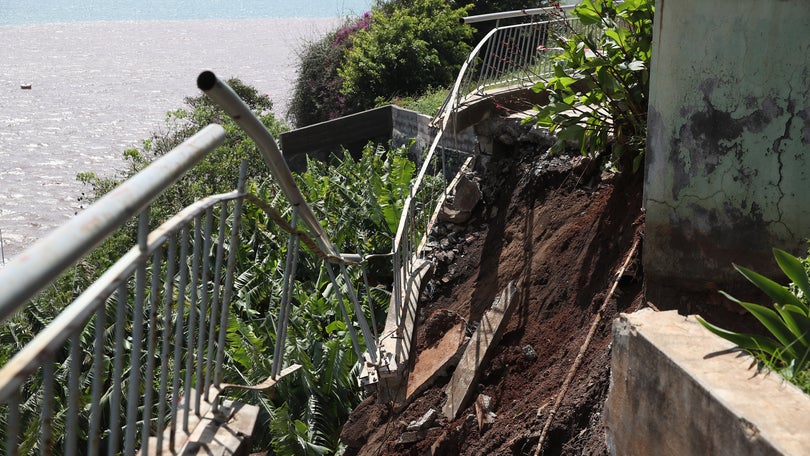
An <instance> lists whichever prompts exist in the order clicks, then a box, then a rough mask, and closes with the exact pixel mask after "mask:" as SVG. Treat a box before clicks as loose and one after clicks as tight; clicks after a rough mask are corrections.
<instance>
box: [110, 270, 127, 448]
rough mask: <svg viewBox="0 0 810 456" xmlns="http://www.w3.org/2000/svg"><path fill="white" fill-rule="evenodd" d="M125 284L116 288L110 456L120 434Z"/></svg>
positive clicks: (125, 300)
mask: <svg viewBox="0 0 810 456" xmlns="http://www.w3.org/2000/svg"><path fill="white" fill-rule="evenodd" d="M127 294H128V293H127V283H126V281H124V282H122V283H121V285H119V286H118V304H117V307H116V311H115V352H113V353H112V355H111V356H112V357H113V358H114V362H113V377H112V394H111V396H110V434H109V435H110V436H109V444H108V445H107V454H109V455H110V456H112V455H115V454H117V453H118V446H119V435H120V434H121V427H120V426H119V424H120V416H121V385H122V383H123V375H122V374H123V371H124V356H123V353H124V322H125V320H126V316H127V312H126V304H127Z"/></svg>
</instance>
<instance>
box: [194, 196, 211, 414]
mask: <svg viewBox="0 0 810 456" xmlns="http://www.w3.org/2000/svg"><path fill="white" fill-rule="evenodd" d="M213 224H214V210H213V208H211V207H209V208H208V209H207V210H206V211H205V236H204V239H205V240H204V241H203V242H204V245H203V252H202V259H201V260H202V278H201V279H200V293H201V295H202V296H200V298H201V299H200V327H199V329H198V331H197V400H196V401H195V402H196V406H195V407H196V409H195V413H196V414H197V416H200V403H201V402H202V398H203V391H205V400H208V387H209V385H210V383H209V382H210V380H211V378H210V377H209V376H208V373H207V372H208V371H207V370H206V371H205V372H203V365H204V364H205V359H206V358H205V353H204V350H205V346H206V335H205V327H206V324H207V323H208V321H207V320H206V318H210V317H209V316H208V271H209V269H210V267H211V264H210V263H211V261H210V256H211V226H212V225H213ZM203 379H204V381H203Z"/></svg>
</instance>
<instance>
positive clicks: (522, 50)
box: [518, 26, 535, 86]
mask: <svg viewBox="0 0 810 456" xmlns="http://www.w3.org/2000/svg"><path fill="white" fill-rule="evenodd" d="M534 42H535V40H534V27H531V26H530V27H528V30H523V31H521V32H520V47H518V55H520V68H519V71H518V74H519V76H518V78H519V81H518V83H519V84H520V85H521V86H523V85H524V81H529V80H531V79H530V78H531V70H532V67H531V64H532V61H531V56H532V49H534V48H533V47H532V44H533V43H534Z"/></svg>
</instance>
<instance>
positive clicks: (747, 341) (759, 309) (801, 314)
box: [697, 249, 810, 393]
mask: <svg viewBox="0 0 810 456" xmlns="http://www.w3.org/2000/svg"><path fill="white" fill-rule="evenodd" d="M773 253H774V257H775V258H776V262H777V263H778V264H779V267H780V269H782V271H783V272H784V273H785V275H786V276H787V277H788V278H789V279H790V280H791V284H790V285H789V286H782V285H780V284H778V283H777V282H775V281H773V280H771V279H769V278H767V277H765V276H763V275H761V274H758V273H756V272H754V271H752V270H750V269H747V268H744V267H742V266H739V265H736V264H735V265H734V268H735V269H736V270H737V271H739V272H740V274H742V275H743V276H744V277H745V278H746V279H748V281H749V282H751V283H753V284H754V285H756V287H757V288H759V289H760V290H762V291H763V292H764V293H765V294H766V295H768V297H769V298H771V299H772V300H773V308H771V307H767V306H762V305H759V304H754V303H750V302H743V301H740V300H739V299H736V298H734V297H732V296H731V295H729V294H728V293H725V292H721V293H722V294H723V296H725V297H727V298H728V299H730V300H732V301H733V302H735V303H737V304H739V305H740V306H741V307H742V308H744V309H745V310H746V311H748V312H749V313H750V314H751V315H753V316H754V317H755V318H756V319H757V320H758V321H759V322H760V323H761V324H762V326H763V328H764V329H766V330H767V331H768V333H769V334H770V335H771V336H772V337H767V336H760V335H756V334H743V333H737V332H734V331H728V330H725V329H722V328H720V327H718V326H715V325H713V324H711V323H709V322H707V321H705V320H704V319H702V318H700V317H697V320H698V322H700V324H702V325H703V326H704V327H706V329H708V330H709V331H711V332H713V333H714V334H716V335H718V336H720V337H722V338H724V339H727V340H729V341H731V342H733V343H735V344H737V345H738V346H739V347H740V348H742V349H744V350H747V351H748V352H750V353H751V354H753V355H754V356H756V357H757V358H758V359H760V360H761V361H763V362H765V363H766V365H768V366H770V367H771V368H773V369H774V370H776V371H778V372H779V373H780V374H781V375H782V376H784V377H785V378H787V379H788V380H790V381H793V382H794V383H797V384H798V385H799V386H800V387H802V388H803V389H804V390H805V392H808V393H810V382H809V381H808V380H810V301H809V300H808V298H809V297H810V279H808V264H809V263H808V259H805V260H800V259H798V258H796V257H794V256H793V255H791V254H789V253H787V252H785V251H783V250H779V249H774V250H773ZM808 258H810V257H808Z"/></svg>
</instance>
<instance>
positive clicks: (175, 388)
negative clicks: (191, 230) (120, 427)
mask: <svg viewBox="0 0 810 456" xmlns="http://www.w3.org/2000/svg"><path fill="white" fill-rule="evenodd" d="M187 258H188V227H187V226H184V227H183V228H182V230H181V231H180V258H179V259H178V262H179V265H180V283H179V284H178V285H177V307H176V308H177V313H176V316H175V317H174V318H175V324H174V362H173V363H172V370H173V372H172V393H171V396H172V422H171V427H170V431H169V446H170V447H171V448H174V434H175V433H176V431H177V424H178V423H177V408H178V405H179V404H180V373H181V369H180V366H181V365H182V362H183V358H182V356H183V329H184V328H185V317H184V312H185V307H186V283H187V282H188V262H187V261H186V260H187ZM185 392H186V391H184V393H185ZM189 399H190V398H189V397H188V395H187V394H186V401H188V400H189ZM183 421H184V423H186V420H185V419H184V420H183ZM186 424H187V423H186ZM183 430H184V431H185V432H186V433H188V426H187V425H186V426H184V427H183Z"/></svg>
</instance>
